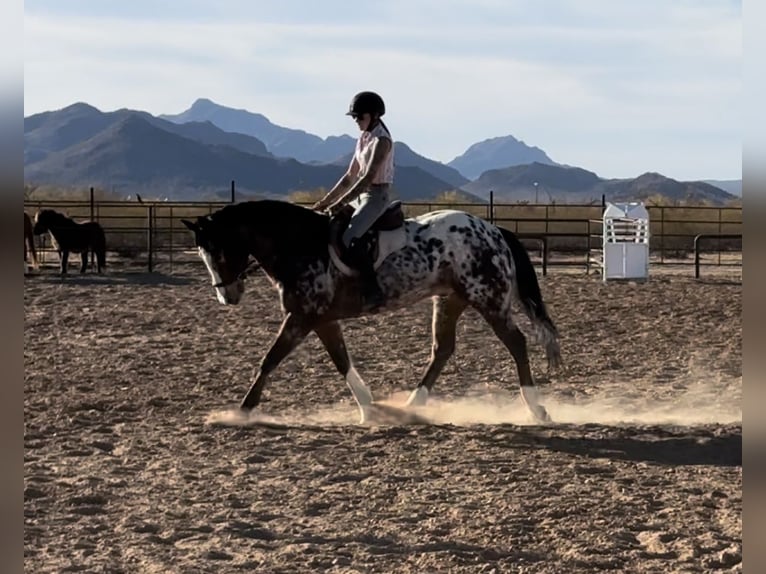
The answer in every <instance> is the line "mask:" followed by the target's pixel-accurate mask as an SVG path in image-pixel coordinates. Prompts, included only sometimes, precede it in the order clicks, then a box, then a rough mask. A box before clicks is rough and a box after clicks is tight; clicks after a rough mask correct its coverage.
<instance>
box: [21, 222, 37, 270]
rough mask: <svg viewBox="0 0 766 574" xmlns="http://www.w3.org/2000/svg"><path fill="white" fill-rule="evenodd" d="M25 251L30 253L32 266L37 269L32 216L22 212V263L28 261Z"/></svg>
mask: <svg viewBox="0 0 766 574" xmlns="http://www.w3.org/2000/svg"><path fill="white" fill-rule="evenodd" d="M27 252H28V253H30V254H31V255H32V267H34V268H35V269H37V267H39V263H38V261H37V249H36V248H35V234H34V231H33V225H32V218H31V217H29V214H27V212H26V211H25V212H24V263H27V262H28V258H27Z"/></svg>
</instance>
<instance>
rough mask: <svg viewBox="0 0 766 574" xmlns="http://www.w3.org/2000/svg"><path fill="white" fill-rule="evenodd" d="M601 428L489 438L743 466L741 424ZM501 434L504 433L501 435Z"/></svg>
mask: <svg viewBox="0 0 766 574" xmlns="http://www.w3.org/2000/svg"><path fill="white" fill-rule="evenodd" d="M564 428H567V427H566V426H564ZM601 428H602V429H603V430H604V431H605V432H603V433H599V434H602V436H592V434H593V433H588V434H586V433H584V432H582V431H580V432H577V431H576V430H575V427H569V428H567V430H566V432H563V433H562V432H557V431H556V428H554V429H552V430H551V431H546V432H544V433H541V432H529V430H527V429H518V428H514V429H513V430H511V433H512V434H513V437H508V435H507V432H503V433H494V434H493V436H492V437H491V438H490V437H488V439H489V440H491V441H492V442H500V441H502V442H503V443H504V444H506V445H507V444H508V442H507V441H509V440H511V441H512V442H513V443H515V446H516V447H517V448H539V449H543V450H549V451H555V452H562V453H567V454H572V455H577V456H583V457H587V458H593V459H596V458H606V459H610V460H625V461H631V462H650V463H655V464H662V465H668V466H742V430H741V428H739V429H732V430H731V431H728V432H726V433H723V434H719V435H715V434H713V432H712V431H708V430H699V429H694V428H688V429H684V430H683V431H681V430H679V431H668V430H667V429H665V428H662V429H660V428H651V429H645V428H642V429H631V428H622V427H614V428H610V427H601ZM615 430H616V432H614V431H615ZM684 431H687V432H684ZM575 433H577V434H575ZM500 434H502V435H504V436H503V437H502V438H501V437H500V436H499V435H500Z"/></svg>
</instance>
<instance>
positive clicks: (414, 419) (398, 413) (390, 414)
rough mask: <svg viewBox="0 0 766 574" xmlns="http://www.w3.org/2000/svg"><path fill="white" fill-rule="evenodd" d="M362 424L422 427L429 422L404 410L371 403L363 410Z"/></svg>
mask: <svg viewBox="0 0 766 574" xmlns="http://www.w3.org/2000/svg"><path fill="white" fill-rule="evenodd" d="M364 418H365V421H364V424H376V425H413V424H414V425H418V424H420V425H423V424H429V422H430V421H429V420H428V419H426V418H425V417H422V416H420V415H418V414H416V413H413V412H411V411H408V410H407V409H406V408H401V407H395V406H392V405H386V404H382V403H372V404H371V405H368V406H367V407H366V408H365V414H364Z"/></svg>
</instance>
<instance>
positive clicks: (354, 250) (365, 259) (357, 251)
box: [349, 241, 386, 309]
mask: <svg viewBox="0 0 766 574" xmlns="http://www.w3.org/2000/svg"><path fill="white" fill-rule="evenodd" d="M349 256H350V257H349V258H350V259H351V260H352V262H353V263H352V264H353V266H354V268H355V269H356V270H357V271H359V290H360V293H361V295H362V301H363V305H364V306H370V307H372V308H373V309H377V308H378V307H382V306H383V305H384V304H385V302H386V296H385V295H384V294H383V291H382V290H381V288H380V285H379V284H378V277H377V274H376V273H375V268H374V264H375V262H374V261H373V260H372V256H371V255H370V252H369V249H368V248H367V245H366V243H365V242H362V241H353V242H352V243H351V245H350V246H349Z"/></svg>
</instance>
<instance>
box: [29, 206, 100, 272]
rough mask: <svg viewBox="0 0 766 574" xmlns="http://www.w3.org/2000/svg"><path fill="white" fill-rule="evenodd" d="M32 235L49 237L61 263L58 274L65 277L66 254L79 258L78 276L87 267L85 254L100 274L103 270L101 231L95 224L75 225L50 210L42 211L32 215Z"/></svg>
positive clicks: (89, 222)
mask: <svg viewBox="0 0 766 574" xmlns="http://www.w3.org/2000/svg"><path fill="white" fill-rule="evenodd" d="M33 231H34V233H35V235H42V234H44V233H49V234H50V237H51V243H52V244H53V247H54V249H56V251H58V254H59V258H60V260H61V274H62V275H66V272H67V264H68V261H69V253H70V252H73V253H79V254H80V255H81V257H82V265H81V266H80V273H85V270H86V269H87V267H88V253H89V252H91V251H92V252H93V253H95V254H96V262H97V269H98V272H99V273H102V272H103V270H104V268H105V267H106V236H105V234H104V229H103V228H102V227H101V225H99V224H98V223H96V222H95V221H86V222H83V223H78V222H76V221H74V220H73V219H70V218H69V217H67V216H66V215H64V214H63V213H59V212H58V211H54V210H53V209H42V210H40V211H38V212H37V213H36V214H35V225H34V229H33Z"/></svg>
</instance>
